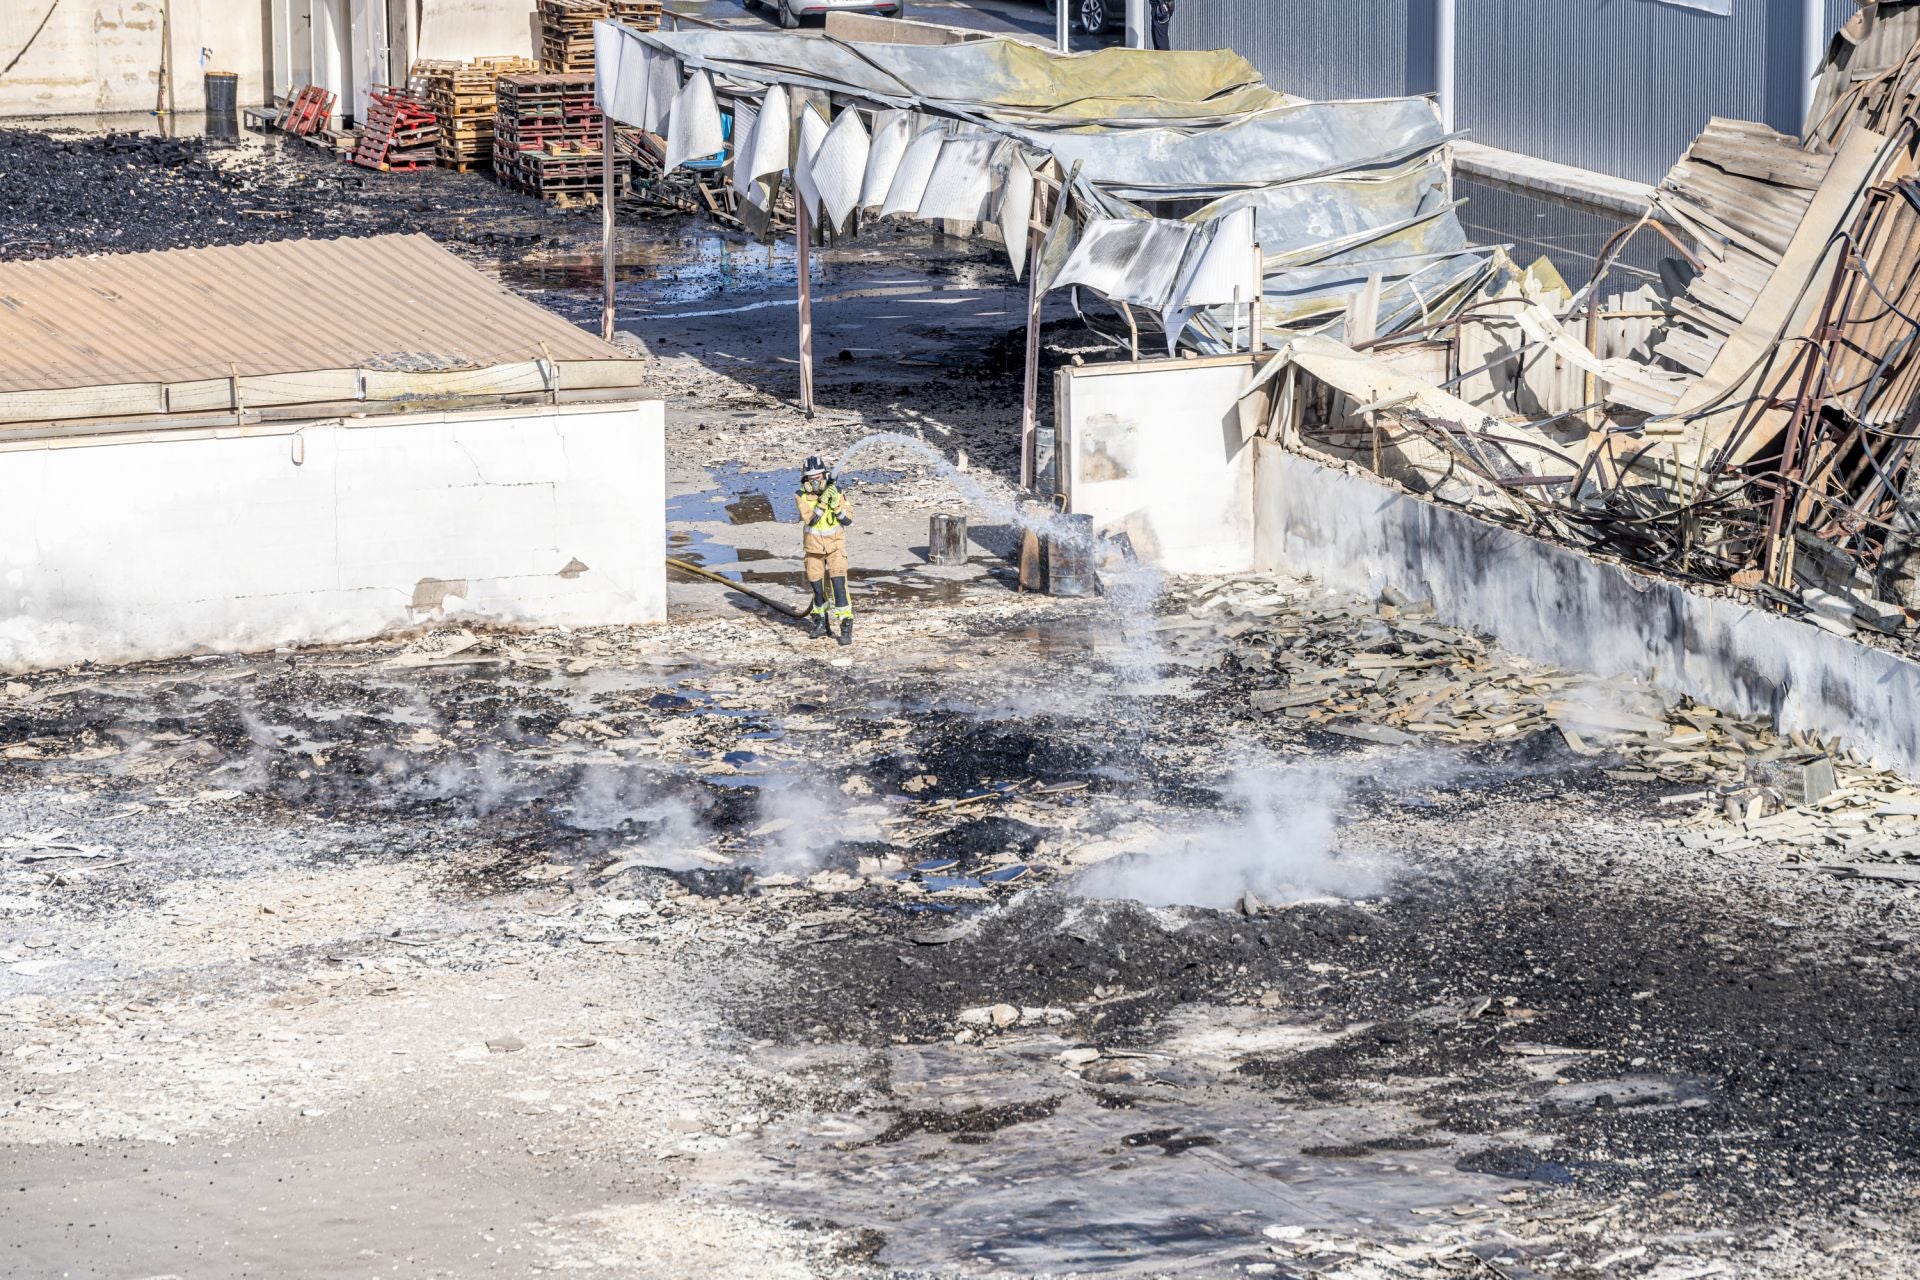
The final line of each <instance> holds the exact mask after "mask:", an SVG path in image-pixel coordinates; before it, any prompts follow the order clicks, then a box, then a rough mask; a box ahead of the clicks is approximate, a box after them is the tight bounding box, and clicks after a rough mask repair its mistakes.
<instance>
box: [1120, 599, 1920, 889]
mask: <svg viewBox="0 0 1920 1280" xmlns="http://www.w3.org/2000/svg"><path fill="white" fill-rule="evenodd" d="M1193 600H1194V603H1193V604H1191V605H1190V606H1189V607H1188V608H1186V609H1185V610H1183V611H1181V612H1178V613H1169V614H1165V615H1163V616H1161V617H1160V618H1158V619H1156V620H1155V622H1154V631H1155V639H1156V640H1157V642H1158V643H1159V645H1160V647H1161V649H1162V651H1163V653H1164V656H1165V660H1166V661H1167V662H1168V663H1169V664H1171V665H1174V666H1185V667H1190V668H1192V667H1199V668H1209V667H1217V666H1219V665H1220V664H1221V663H1222V662H1224V661H1231V662H1233V663H1234V664H1235V666H1236V668H1237V670H1238V671H1239V672H1240V673H1242V674H1243V675H1244V676H1246V677H1249V679H1248V680H1247V683H1249V684H1251V685H1254V686H1255V687H1254V688H1253V689H1252V691H1251V693H1250V694H1249V701H1250V703H1251V705H1252V707H1253V709H1254V710H1255V711H1256V712H1264V713H1267V714H1270V715H1272V716H1274V717H1276V718H1278V719H1281V720H1284V721H1287V722H1289V723H1290V724H1291V725H1292V726H1294V727H1295V728H1298V729H1302V730H1308V731H1314V730H1317V731H1320V732H1324V733H1331V734H1335V735H1337V736H1340V737H1344V738H1350V739H1355V740H1358V741H1360V742H1365V743H1375V744H1380V745H1386V746H1402V745H1407V744H1412V743H1419V742H1444V743H1449V744H1453V745H1466V746H1475V745H1485V744H1494V743H1517V742H1520V741H1522V740H1523V739H1526V738H1529V737H1532V736H1533V735H1536V734H1539V733H1543V732H1548V731H1556V732H1557V733H1558V735H1559V737H1560V738H1561V739H1562V741H1564V742H1565V744H1566V746H1567V748H1568V749H1569V750H1571V751H1572V752H1574V753H1575V754H1576V755H1581V756H1589V757H1611V758H1613V760H1614V764H1613V766H1612V767H1609V768H1605V769H1604V770H1603V772H1604V773H1605V774H1606V775H1607V776H1608V777H1610V778H1612V779H1614V780H1615V781H1619V782H1635V783H1655V782H1665V783H1672V784H1680V785H1686V786H1692V787H1694V788H1695V789H1693V790H1689V791H1685V792H1680V793H1677V794H1672V795H1667V796H1663V797H1661V798H1660V799H1659V801H1658V803H1659V804H1661V805H1662V806H1666V807H1669V808H1671V809H1672V810H1674V811H1675V812H1676V814H1677V816H1675V817H1673V818H1671V819H1668V820H1667V821H1666V823H1665V825H1666V826H1667V827H1668V828H1670V829H1671V830H1673V831H1674V832H1675V834H1676V836H1677V837H1678V838H1679V839H1680V840H1681V842H1682V843H1684V844H1686V845H1688V846H1689V847H1692V848H1710V849H1715V850H1718V851H1721V852H1725V853H1740V852H1744V851H1746V850H1749V849H1754V848H1759V847H1762V846H1767V847H1773V848H1784V849H1785V850H1786V851H1787V853H1788V856H1789V858H1790V859H1791V860H1792V861H1793V862H1795V863H1798V864H1801V865H1805V866H1807V867H1808V868H1809V869H1813V870H1821V871H1826V872H1828V873H1830V874H1835V875H1843V876H1850V877H1863V876H1864V877H1871V878H1879V879H1895V880H1905V881H1910V882H1914V883H1920V788H1916V787H1914V786H1913V785H1912V784H1910V783H1908V782H1906V781H1904V780H1902V779H1901V778H1900V777H1899V776H1898V775H1897V774H1894V773H1892V772H1889V771H1885V770H1881V769H1876V768H1874V767H1873V766H1872V765H1870V764H1868V763H1867V762H1866V761H1865V760H1863V759H1862V758H1861V757H1860V756H1859V754H1858V753H1857V752H1855V751H1852V750H1850V749H1848V748H1847V746H1846V744H1845V743H1844V742H1842V741H1840V740H1839V739H1838V738H1835V739H1832V740H1830V741H1826V742H1822V741H1820V740H1818V739H1817V738H1813V737H1810V736H1807V735H1804V734H1797V733H1796V734H1790V735H1782V734H1779V733H1777V732H1775V731H1774V730H1773V729H1772V728H1770V727H1769V726H1768V724H1767V722H1766V720H1765V718H1764V717H1744V716H1736V715H1732V714H1729V713H1727V712H1724V711H1720V710H1718V709H1716V708H1713V707H1709V706H1704V705H1701V704H1698V703H1695V702H1692V701H1688V700H1683V701H1681V702H1679V703H1676V704H1672V705H1667V704H1665V703H1664V702H1663V701H1662V700H1661V699H1660V698H1659V697H1658V696H1656V695H1655V694H1654V693H1653V692H1652V691H1651V690H1649V689H1648V688H1647V687H1646V686H1644V685H1642V684H1640V683H1638V682H1636V681H1633V680H1628V679H1624V678H1621V679H1604V678H1601V677H1598V676H1594V675H1590V674H1586V673H1579V672H1569V671H1565V670H1560V669H1557V668H1552V667H1543V666H1539V665H1537V664H1534V663H1531V662H1528V661H1526V660H1525V659H1522V658H1519V657H1516V656H1514V655H1512V654H1510V653H1507V652H1506V651H1504V650H1502V649H1500V648H1498V647H1497V646H1495V645H1494V644H1492V643H1490V642H1488V641H1486V640H1484V639H1482V638H1480V637H1478V636H1475V635H1472V634H1470V633H1468V632H1465V631H1461V630H1458V629H1457V628H1454V627H1450V626H1447V625H1445V624H1443V623H1440V622H1438V621H1436V620H1435V618H1434V611H1433V608H1432V606H1431V605H1430V604H1428V603H1426V602H1425V601H1413V600H1409V599H1406V598H1405V597H1402V596H1398V595H1395V594H1393V593H1388V595H1387V596H1385V597H1383V598H1382V599H1381V600H1380V601H1379V602H1378V603H1377V604H1376V605H1375V606H1374V607H1373V608H1372V609H1369V608H1368V607H1367V606H1366V605H1365V603H1364V602H1362V601H1359V600H1356V599H1354V598H1353V597H1351V596H1346V595H1339V594H1331V593H1327V594H1322V593H1316V592H1313V591H1312V590H1311V588H1301V587H1299V586H1297V585H1292V584H1288V585H1286V586H1283V585H1281V584H1279V583H1277V582H1275V581H1274V580H1272V579H1269V578H1265V577H1258V576H1256V577H1246V578H1224V579H1218V580H1216V581H1213V582H1210V583H1208V584H1207V585H1205V586H1203V587H1200V588H1199V589H1198V590H1197V591H1196V592H1195V593H1194V595H1193ZM1263 677H1265V678H1277V680H1278V683H1277V684H1274V685H1272V686H1271V687H1267V688H1260V687H1258V685H1260V684H1262V683H1264V679H1263Z"/></svg>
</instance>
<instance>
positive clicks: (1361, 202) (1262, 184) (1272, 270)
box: [595, 23, 1488, 352]
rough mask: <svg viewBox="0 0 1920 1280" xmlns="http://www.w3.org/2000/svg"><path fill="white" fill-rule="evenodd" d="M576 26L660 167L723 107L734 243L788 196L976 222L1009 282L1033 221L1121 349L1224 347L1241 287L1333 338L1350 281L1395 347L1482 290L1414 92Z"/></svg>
mask: <svg viewBox="0 0 1920 1280" xmlns="http://www.w3.org/2000/svg"><path fill="white" fill-rule="evenodd" d="M595 31H596V37H597V39H598V41H599V44H598V46H597V49H596V53H595V69H596V75H597V78H598V87H599V94H600V101H601V105H602V107H603V109H604V110H605V111H606V112H607V113H608V114H609V115H611V116H612V117H613V118H614V119H616V120H619V121H620V122H622V123H623V124H627V125H632V126H636V127H638V128H641V129H644V130H646V131H648V132H650V133H654V134H657V135H660V136H662V137H663V138H664V144H663V146H662V148H661V150H662V151H663V152H664V157H665V159H664V165H663V167H664V169H666V170H667V171H671V170H673V169H675V168H677V167H678V166H679V165H681V164H683V163H685V162H687V161H690V160H698V159H700V158H701V157H706V156H711V155H713V154H714V153H716V152H717V151H719V150H721V149H722V146H723V144H724V143H725V141H726V139H725V138H724V137H723V132H722V114H723V112H728V111H730V112H732V114H733V120H734V127H733V132H732V138H731V148H730V155H731V168H732V187H733V190H734V192H735V193H736V194H737V195H738V196H739V197H740V209H741V216H742V219H743V220H744V221H745V222H747V224H748V225H749V226H750V227H755V228H756V229H764V227H765V225H766V219H767V216H768V211H769V210H770V209H771V208H772V207H773V204H774V201H775V199H776V197H777V195H778V192H779V190H780V188H781V187H782V186H783V185H790V186H791V187H792V188H793V189H794V190H795V191H796V192H797V193H798V195H799V197H800V198H801V199H802V200H803V201H804V202H805V204H806V207H807V210H808V212H809V214H810V216H811V217H812V218H813V219H814V220H815V221H816V222H817V223H818V224H822V225H825V226H828V227H831V228H836V229H842V228H848V227H850V225H851V223H852V216H853V214H854V213H855V212H856V211H865V212H866V213H867V214H868V215H878V216H881V217H886V216H893V215H899V216H907V217H912V218H917V219H920V220H945V221H948V222H958V223H965V224H974V225H977V226H980V227H982V228H987V227H990V228H993V229H994V230H993V233H994V234H996V235H998V236H999V237H1000V239H1001V240H1002V241H1003V242H1004V243H1005V244H1006V245H1007V246H1008V249H1009V257H1010V259H1011V261H1012V265H1013V268H1014V270H1015V272H1016V274H1018V273H1019V272H1020V271H1021V270H1022V269H1023V267H1024V263H1025V257H1026V254H1025V252H1024V251H1025V249H1026V246H1027V240H1028V233H1029V228H1030V227H1032V226H1034V225H1036V223H1037V224H1038V225H1039V226H1041V227H1044V228H1045V232H1044V234H1045V239H1044V243H1043V245H1042V247H1041V251H1040V255H1039V263H1040V285H1041V287H1042V288H1043V289H1054V288H1064V287H1067V286H1075V287H1077V288H1079V289H1080V290H1082V291H1083V292H1086V293H1090V294H1096V295H1098V296H1099V297H1101V298H1104V299H1105V300H1106V301H1107V302H1109V303H1110V304H1113V305H1114V307H1115V309H1116V314H1124V315H1125V317H1126V328H1127V331H1128V332H1130V333H1132V334H1133V335H1134V339H1135V340H1136V341H1137V340H1138V334H1139V332H1140V329H1141V324H1142V322H1149V324H1148V328H1149V331H1151V328H1152V326H1154V325H1157V326H1158V328H1159V329H1160V331H1161V333H1162V334H1163V335H1164V339H1165V341H1166V343H1167V346H1168V348H1169V350H1171V349H1172V348H1173V347H1174V346H1175V345H1176V344H1178V343H1180V342H1182V341H1184V342H1185V343H1186V344H1187V345H1190V346H1193V347H1195V348H1197V349H1199V350H1201V351H1203V352H1218V351H1224V350H1227V349H1229V348H1230V347H1231V345H1232V342H1233V338H1232V333H1233V330H1234V326H1235V323H1236V321H1237V322H1238V323H1239V324H1240V325H1241V327H1242V328H1244V327H1245V326H1246V323H1247V316H1248V312H1249V311H1250V309H1251V304H1252V301H1253V298H1254V295H1255V293H1256V292H1258V293H1259V294H1260V295H1261V296H1262V304H1263V310H1264V314H1265V319H1266V323H1267V324H1268V325H1270V326H1272V327H1275V328H1282V329H1300V330H1323V331H1332V332H1340V331H1342V330H1343V327H1344V325H1345V322H1346V315H1347V312H1348V309H1349V306H1350V305H1351V296H1352V295H1353V294H1354V293H1355V292H1356V291H1357V290H1358V289H1360V288H1361V287H1363V286H1365V285H1366V284H1367V282H1368V280H1369V278H1370V277H1378V281H1379V284H1378V295H1377V296H1378V305H1377V315H1376V317H1375V318H1374V319H1373V321H1372V324H1371V328H1372V330H1373V331H1374V332H1377V333H1381V334H1389V333H1395V332H1399V331H1400V330H1402V329H1404V328H1406V327H1408V326H1411V325H1417V324H1422V323H1426V322H1428V321H1431V320H1434V319H1436V318H1445V317H1447V316H1450V315H1452V314H1453V312H1454V311H1455V310H1456V309H1457V308H1458V306H1459V305H1461V304H1462V303H1463V302H1464V301H1465V299H1466V298H1467V296H1468V295H1469V294H1470V293H1471V292H1472V290H1473V289H1474V288H1475V287H1477V286H1478V285H1479V284H1480V283H1481V282H1482V281H1483V280H1484V279H1485V278H1486V276H1487V271H1488V264H1487V258H1486V255H1484V254H1482V253H1476V252H1474V251H1472V250H1471V249H1470V248H1469V246H1468V244H1467V238H1466V234H1465V232H1464V230H1463V229H1462V228H1461V225H1460V222H1459V220H1458V218H1457V216H1456V214H1455V210H1456V208H1457V204H1456V202H1455V201H1454V200H1453V199H1452V198H1451V195H1450V193H1449V190H1448V183H1447V175H1446V170H1445V163H1444V159H1443V156H1442V149H1443V146H1444V144H1445V142H1446V141H1447V138H1448V135H1447V134H1446V132H1445V130H1444V129H1443V127H1442V126H1441V124H1440V121H1439V117H1438V115H1437V113H1436V111H1435V110H1434V107H1433V105H1432V103H1431V102H1428V101H1427V100H1425V99H1421V98H1401V99H1387V100H1379V101H1368V102H1337V103H1336V102H1302V101H1299V100H1297V99H1293V98H1289V97H1287V96H1286V95H1285V94H1282V93H1279V92H1277V91H1275V90H1274V89H1272V88H1270V87H1269V86H1267V85H1266V84H1265V83H1264V82H1262V81H1261V79H1260V77H1259V75H1258V73H1257V72H1255V71H1254V69H1253V67H1252V66H1251V65H1250V64H1248V63H1247V62H1246V60H1245V59H1243V58H1241V57H1239V56H1238V55H1236V54H1233V53H1230V52H1225V51H1217V52H1176V53H1156V52H1151V51H1143V50H1134V49H1103V50H1099V51H1097V52H1094V53H1088V54H1075V55H1068V56H1062V55H1060V54H1057V53H1055V52H1053V51H1051V50H1047V49H1043V48H1039V47H1037V46H1034V45H1031V44H1027V43H1025V42H1022V41H1018V40H1011V39H1005V38H998V37H996V38H989V39H980V40H969V41H967V42H964V43H960V44H951V45H909V44H866V43H855V42H851V41H846V40H839V39H835V38H832V37H824V38H820V39H798V38H793V37H789V36H781V35H776V34H772V33H755V32H738V31H680V32H672V33H641V32H636V31H632V30H629V29H626V28H624V27H622V26H620V25H619V24H616V23H601V24H599V25H598V26H597V27H596V28H595ZM1062 188H1064V189H1065V191H1066V198H1065V199H1064V201H1061V200H1057V199H1052V198H1050V193H1051V192H1053V191H1056V190H1060V189H1062ZM1155 201H1177V202H1180V203H1182V204H1184V205H1189V206H1193V211H1192V212H1190V213H1187V214H1186V215H1185V216H1184V217H1179V218H1174V217H1166V216H1154V215H1153V214H1151V213H1150V212H1149V209H1148V205H1149V204H1150V203H1151V202H1155ZM1063 206H1064V207H1063ZM1256 245H1257V247H1258V249H1259V250H1260V253H1261V255H1262V259H1261V261H1260V262H1259V265H1258V274H1259V280H1260V283H1259V284H1258V285H1256V283H1255V275H1256V265H1255V258H1254V252H1255V248H1256Z"/></svg>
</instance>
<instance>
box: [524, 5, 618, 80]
mask: <svg viewBox="0 0 1920 1280" xmlns="http://www.w3.org/2000/svg"><path fill="white" fill-rule="evenodd" d="M612 16H613V6H612V5H611V4H609V3H607V0H540V66H541V68H542V69H543V70H546V71H549V72H553V73H555V74H561V75H565V74H577V73H579V72H582V71H586V72H591V71H592V70H593V24H594V23H595V22H596V21H599V20H601V19H604V18H611V17H612Z"/></svg>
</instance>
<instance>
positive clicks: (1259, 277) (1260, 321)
mask: <svg viewBox="0 0 1920 1280" xmlns="http://www.w3.org/2000/svg"><path fill="white" fill-rule="evenodd" d="M1266 299H1267V258H1266V255H1265V254H1264V253H1262V252H1261V251H1260V242H1259V241H1258V240H1256V241H1254V242H1253V312H1252V314H1251V315H1250V316H1249V317H1248V327H1249V328H1250V329H1251V331H1252V334H1253V336H1252V339H1251V340H1250V341H1249V342H1248V343H1247V350H1249V351H1259V350H1260V349H1262V348H1263V347H1265V346H1266V345H1267V343H1266V335H1265V334H1263V333H1262V332H1261V330H1262V329H1263V328H1264V327H1265V323H1266Z"/></svg>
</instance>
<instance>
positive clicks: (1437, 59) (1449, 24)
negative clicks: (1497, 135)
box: [1433, 0, 1459, 133]
mask: <svg viewBox="0 0 1920 1280" xmlns="http://www.w3.org/2000/svg"><path fill="white" fill-rule="evenodd" d="M1458 22H1459V13H1458V10H1457V8H1456V0H1433V90H1434V97H1435V99H1436V100H1437V101H1438V103H1439V105H1440V125H1441V127H1442V128H1444V129H1445V130H1446V131H1447V132H1448V133H1452V132H1453V130H1454V123H1453V40H1454V35H1455V33H1456V31H1457V24H1458Z"/></svg>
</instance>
